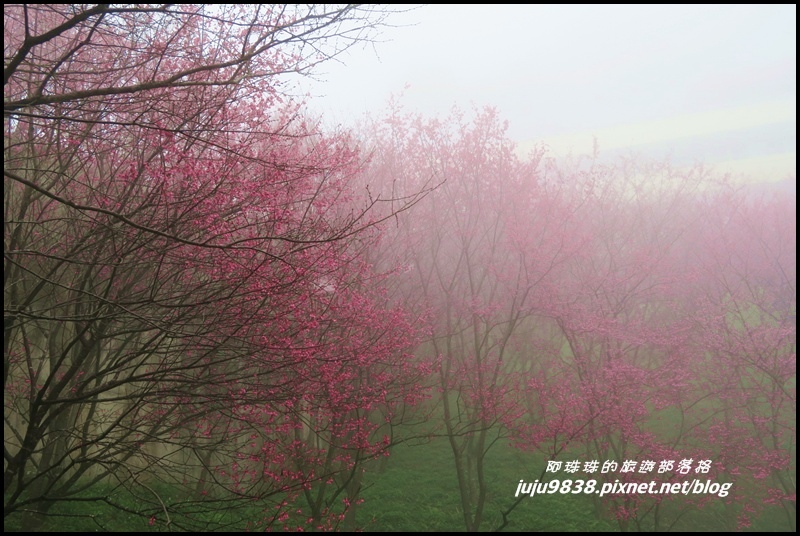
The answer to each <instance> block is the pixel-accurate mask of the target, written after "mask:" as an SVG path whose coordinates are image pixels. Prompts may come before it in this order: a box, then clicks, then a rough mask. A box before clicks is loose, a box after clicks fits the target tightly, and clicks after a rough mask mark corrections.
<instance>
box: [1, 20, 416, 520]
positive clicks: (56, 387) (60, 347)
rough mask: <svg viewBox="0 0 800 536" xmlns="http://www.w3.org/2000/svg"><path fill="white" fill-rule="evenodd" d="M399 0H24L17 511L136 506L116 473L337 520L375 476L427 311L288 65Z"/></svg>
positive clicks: (7, 52) (9, 513)
mask: <svg viewBox="0 0 800 536" xmlns="http://www.w3.org/2000/svg"><path fill="white" fill-rule="evenodd" d="M384 16H385V13H381V12H378V11H371V10H370V9H369V8H363V7H358V6H352V5H347V6H334V5H325V6H288V5H272V6H266V5H264V6H252V5H251V6H213V7H203V6H199V7H198V6H168V5H164V6H118V7H115V6H109V5H98V6H95V7H80V6H75V5H60V6H39V5H35V6H34V5H13V6H6V7H5V9H4V22H5V28H4V59H5V67H4V130H5V146H4V207H5V226H4V228H5V236H4V244H5V260H4V262H5V265H4V281H5V284H4V314H5V322H4V401H5V449H4V456H5V458H4V460H5V462H4V473H5V475H4V476H5V478H4V498H5V501H4V516H5V518H6V519H10V518H11V517H14V516H20V517H21V518H22V522H21V525H22V526H23V528H26V529H34V528H38V527H40V526H41V523H42V521H43V520H44V516H45V515H46V514H48V512H49V511H50V508H51V506H52V505H53V504H54V503H55V502H56V501H70V500H77V497H78V496H79V495H80V500H81V501H87V500H89V501H98V502H103V503H109V504H111V505H112V506H118V507H120V508H126V507H124V506H122V505H120V504H116V503H115V502H114V499H113V498H111V496H110V495H109V491H108V490H109V486H111V487H115V486H118V487H122V488H125V489H127V490H128V491H129V492H130V493H132V494H133V495H134V496H136V497H139V498H140V499H141V501H142V502H140V505H141V506H140V507H137V510H136V512H135V513H137V514H140V515H142V516H144V517H145V518H150V519H151V520H153V522H154V523H158V524H159V525H160V524H165V525H166V526H168V527H178V528H186V529H189V528H194V529H198V528H199V529H210V528H214V524H213V523H210V524H203V523H205V522H204V521H203V519H209V518H207V517H197V516H196V515H195V513H196V512H197V508H196V505H197V504H201V505H202V508H203V509H206V510H208V509H212V510H213V509H215V508H220V507H222V508H224V509H225V511H226V512H227V513H228V514H229V517H228V519H233V518H232V517H230V515H232V514H235V510H236V508H237V507H239V506H246V507H251V505H252V504H253V500H254V499H260V500H261V503H260V504H262V505H263V508H264V509H265V515H264V518H263V522H264V524H265V525H266V526H271V525H273V524H275V523H281V522H283V521H284V520H286V517H287V515H288V514H287V509H288V508H289V507H290V506H291V508H292V510H293V511H294V510H296V509H298V508H300V509H302V508H304V507H305V508H307V510H306V511H305V512H304V517H303V519H304V520H305V519H306V518H308V522H309V524H310V525H311V526H314V527H316V526H319V527H330V526H332V525H331V523H334V522H338V519H339V518H338V516H339V515H340V513H341V512H342V510H343V509H346V506H345V507H344V508H343V507H342V506H341V504H342V502H341V499H342V497H344V498H346V499H347V501H349V502H351V501H353V500H355V497H356V495H357V491H358V489H357V488H358V486H354V485H353V479H354V475H357V474H359V472H360V471H361V470H362V469H363V463H364V461H365V460H368V459H370V458H372V457H375V456H377V455H380V454H381V453H382V452H383V450H384V449H385V448H386V446H387V445H386V443H385V441H384V435H387V431H386V429H385V427H386V425H385V424H383V423H384V420H389V421H393V420H395V419H393V413H394V408H395V407H396V406H397V405H398V403H404V404H405V403H408V404H413V403H414V402H415V401H416V399H417V397H418V396H419V390H418V388H417V384H418V382H415V381H414V380H413V379H412V378H413V374H415V369H414V367H413V366H412V365H411V364H410V362H409V355H408V353H407V351H408V349H409V348H411V347H413V345H414V343H415V339H414V332H413V329H412V328H411V326H410V325H409V321H408V318H407V317H406V315H405V314H404V313H403V312H402V311H400V310H397V309H392V308H389V307H388V305H387V304H386V302H385V299H384V298H383V297H382V296H381V294H380V291H379V290H378V287H379V284H378V280H377V279H376V278H375V277H374V275H373V274H371V272H370V269H369V267H368V266H366V265H365V264H364V263H362V262H360V261H359V258H358V256H359V249H358V247H359V246H358V245H357V243H356V242H369V241H370V240H372V239H373V238H374V237H375V236H376V235H375V233H373V232H372V231H370V228H371V227H372V226H373V225H374V224H375V220H374V218H373V216H372V215H371V213H370V210H369V209H370V207H369V206H367V205H361V206H359V207H358V208H357V209H353V208H352V205H351V201H352V199H353V195H354V189H353V186H352V181H351V178H352V177H353V174H354V173H356V171H357V167H358V163H359V157H358V153H357V150H356V147H355V143H354V142H353V141H352V140H351V139H350V138H349V137H348V136H347V135H345V134H344V133H331V134H330V135H324V134H322V133H321V132H320V131H319V130H318V129H317V128H316V126H315V125H313V124H310V123H308V122H306V121H305V120H304V118H303V117H302V114H301V113H300V108H299V106H298V105H297V104H295V103H292V102H291V101H289V100H288V99H287V98H286V97H285V95H284V93H283V91H282V87H281V82H280V77H278V75H280V74H282V73H288V72H305V71H307V70H308V69H310V68H311V67H313V66H314V65H315V64H316V63H318V62H319V61H322V60H324V59H326V58H329V57H331V56H335V55H336V54H338V53H339V52H341V51H342V50H343V49H344V48H346V47H347V46H349V45H350V44H352V43H354V42H356V41H358V40H360V39H363V38H364V37H365V36H367V35H368V31H369V30H370V29H371V28H374V27H375V25H378V24H380V23H381V21H382V20H383V18H384ZM397 208H398V210H399V209H401V208H402V207H401V206H398V207H397ZM356 238H358V240H356ZM367 282H373V283H375V286H372V285H368V284H367ZM406 373H408V374H411V375H412V376H410V377H409V378H405V379H402V380H401V379H400V376H402V375H404V374H406ZM322 483H327V484H324V485H323V484H322ZM157 484H167V485H169V486H171V487H172V489H176V490H180V492H177V493H176V494H170V496H169V497H166V496H164V495H162V493H161V491H160V490H161V489H162V488H159V486H158V485H157ZM312 490H313V491H314V493H316V496H315V497H311V496H310V495H307V496H306V497H305V498H304V499H303V500H304V501H305V503H304V504H300V505H297V504H295V505H292V504H291V502H292V501H293V500H294V499H300V498H301V497H302V495H303V494H304V493H305V494H308V493H310V492H311V491H312ZM304 505H305V506H304ZM334 510H336V511H335V512H334ZM249 521H252V522H256V521H259V520H257V519H250V520H249Z"/></svg>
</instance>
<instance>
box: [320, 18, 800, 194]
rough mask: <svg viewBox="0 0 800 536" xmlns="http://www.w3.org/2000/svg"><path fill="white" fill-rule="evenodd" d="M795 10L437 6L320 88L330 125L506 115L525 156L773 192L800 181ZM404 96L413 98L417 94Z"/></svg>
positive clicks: (354, 53) (331, 70)
mask: <svg viewBox="0 0 800 536" xmlns="http://www.w3.org/2000/svg"><path fill="white" fill-rule="evenodd" d="M796 9H797V8H796V6H795V5H775V6H738V5H737V6H734V5H728V6H633V7H631V6H585V5H581V6H547V5H545V6H542V5H452V4H451V5H430V6H424V7H420V8H418V9H416V10H413V11H410V12H407V13H400V14H395V15H393V16H392V17H390V18H389V22H390V23H391V24H393V25H395V27H392V28H386V29H384V30H383V32H382V34H381V35H380V37H379V39H380V42H378V43H375V44H374V46H369V47H362V46H359V47H355V48H353V49H351V50H350V51H349V52H348V53H346V54H345V55H343V56H342V57H341V60H342V62H341V63H327V64H324V65H323V66H322V69H321V72H320V73H319V76H318V80H316V81H307V82H306V86H305V90H306V91H309V92H310V93H311V94H312V95H314V98H312V99H311V104H310V105H311V110H312V111H313V112H314V113H321V114H323V115H324V117H325V120H326V122H328V123H333V124H335V123H343V124H346V125H349V124H352V123H353V121H354V120H355V119H356V118H358V117H360V116H361V115H363V113H365V112H370V113H373V114H379V113H380V112H381V111H382V110H385V108H386V103H387V101H388V99H389V97H390V96H391V95H393V94H394V95H399V94H400V93H403V94H404V97H403V99H402V101H403V102H404V104H405V105H406V107H407V108H410V109H413V110H418V111H422V112H425V113H429V114H433V113H440V114H444V113H447V112H448V111H449V110H450V108H451V107H452V106H453V105H459V106H461V107H462V108H466V109H469V108H470V107H472V106H473V105H477V106H483V105H493V106H496V107H497V108H498V109H499V110H500V112H501V114H502V116H503V117H504V118H506V119H508V120H509V122H510V129H509V134H510V136H511V137H512V138H513V139H515V140H516V141H518V142H519V143H520V146H521V147H522V148H523V149H524V148H526V147H530V146H531V145H533V144H534V143H537V142H544V143H546V144H547V145H548V146H549V147H550V148H551V151H552V152H554V153H555V154H557V155H558V154H566V153H568V152H570V151H571V152H575V153H584V152H586V153H588V152H591V147H592V139H593V137H595V136H596V137H597V139H598V143H599V147H600V150H601V154H605V155H606V156H609V155H611V156H613V155H614V154H617V153H619V152H620V151H628V150H636V151H638V152H642V153H644V154H648V155H651V156H656V157H661V156H665V155H668V154H669V155H671V156H672V157H673V158H674V160H675V161H677V162H679V163H691V162H695V161H703V162H706V163H711V164H713V165H715V167H716V168H717V169H719V170H721V171H727V170H733V171H736V172H743V173H748V174H750V175H752V176H753V177H754V178H758V179H761V180H764V179H767V180H770V179H771V180H776V179H782V178H785V177H786V176H787V175H790V174H793V173H795V169H796V150H795V145H796V128H797V127H796V78H797V67H796V52H795V50H796V43H797V23H796ZM404 87H405V88H406V89H405V90H404Z"/></svg>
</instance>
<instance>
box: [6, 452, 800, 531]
mask: <svg viewBox="0 0 800 536" xmlns="http://www.w3.org/2000/svg"><path fill="white" fill-rule="evenodd" d="M543 463H544V462H543V459H542V458H541V456H539V455H536V454H531V453H523V452H520V451H518V450H515V449H512V448H510V447H508V446H506V445H503V444H499V443H498V444H497V445H495V446H494V447H493V448H492V450H491V451H490V453H489V455H488V458H487V468H486V474H487V475H489V476H488V478H487V481H488V484H489V494H488V497H487V505H486V509H485V513H484V521H483V523H482V525H481V530H482V531H491V530H494V529H495V528H497V527H498V526H499V525H500V524H501V512H502V511H504V510H506V509H508V508H509V506H510V505H511V504H513V503H514V501H515V498H514V493H515V491H516V489H517V484H518V483H519V480H520V479H524V480H525V481H526V482H531V481H533V480H535V479H537V478H539V475H540V473H541V470H542V467H543ZM379 465H380V464H379V463H373V464H371V465H370V466H369V470H368V472H367V473H366V474H365V475H364V481H363V488H362V493H361V496H362V497H363V499H364V503H363V504H361V505H360V506H359V507H358V510H357V514H356V524H357V526H358V527H359V528H360V529H361V530H364V531H368V532H370V531H409V532H419V531H458V530H464V520H463V517H462V511H461V503H460V496H459V491H458V484H457V481H456V475H455V468H454V463H453V455H452V452H451V451H450V446H449V444H448V442H447V441H446V440H445V439H437V440H434V441H431V442H430V443H426V444H423V445H416V446H406V445H398V446H396V447H395V448H394V449H393V451H392V456H391V457H390V458H389V460H388V463H387V464H386V468H385V470H383V471H379V470H378V467H379ZM559 477H560V478H562V479H563V478H566V477H565V476H564V474H563V473H562V474H561V475H559ZM550 479H551V477H547V478H546V480H550ZM734 486H735V484H734ZM155 491H156V492H157V493H158V494H159V496H160V497H161V498H162V500H164V502H165V503H166V504H168V505H170V509H171V511H172V516H173V518H174V520H175V522H176V523H178V522H190V523H191V525H192V526H194V527H195V528H197V529H199V530H206V531H207V530H238V531H241V530H246V529H248V528H258V527H257V526H254V525H252V523H256V522H258V521H259V520H262V519H263V518H264V512H265V510H269V508H268V507H265V505H263V504H252V503H251V504H242V503H238V506H239V508H228V507H227V506H225V507H222V508H217V509H212V508H208V507H207V506H206V505H203V504H200V503H186V502H183V501H182V500H181V499H182V498H181V497H180V496H179V491H178V490H176V489H170V488H166V487H163V486H162V487H160V488H158V489H156V490H155ZM104 494H106V495H107V496H108V497H109V499H110V500H112V501H114V502H116V503H117V504H119V505H121V506H122V507H123V508H124V509H127V510H131V511H136V512H139V513H140V515H137V514H134V513H129V512H126V511H124V510H120V509H116V508H113V507H112V506H110V505H109V504H107V503H104V502H96V501H94V502H72V501H65V502H59V503H56V504H55V505H54V506H53V508H52V509H51V511H50V514H51V515H50V516H48V517H47V519H46V520H45V522H44V524H43V525H42V527H41V530H43V531H62V532H95V531H112V532H119V531H163V530H166V529H167V527H166V526H165V524H164V521H165V519H164V515H163V512H160V511H159V507H158V505H156V504H154V502H153V496H152V494H148V493H144V492H142V493H140V494H138V495H137V496H135V495H132V494H130V493H128V492H126V491H124V490H122V489H116V490H115V489H113V488H111V487H106V488H103V487H102V486H100V487H98V488H97V489H95V490H94V493H93V494H92V495H93V496H98V495H104ZM300 506H302V505H300ZM738 508H739V506H737V507H736V508H730V507H728V508H726V506H725V504H724V502H723V501H722V500H721V499H719V500H713V501H710V502H709V504H708V505H707V506H706V507H705V508H703V509H700V510H698V509H696V508H683V503H682V502H681V499H680V498H675V499H674V500H670V501H665V502H664V503H663V506H662V509H663V510H662V512H663V515H664V518H665V519H675V518H678V519H679V521H678V522H677V523H676V524H675V525H674V526H673V527H672V530H673V531H675V532H681V531H697V532H717V531H723V530H724V531H727V530H730V529H732V528H735V522H733V523H732V520H733V519H734V518H735V516H736V514H737V512H738ZM152 514H155V522H154V524H153V525H150V524H149V519H150V517H149V516H150V515H152ZM679 514H680V515H679ZM22 521H23V520H22V516H19V515H16V516H10V517H9V518H7V519H6V520H5V522H4V530H5V531H18V530H23V529H24V528H25V527H24V526H23V524H22ZM297 524H299V525H303V524H304V519H303V520H299V519H298V520H297ZM651 524H652V523H651ZM788 527H789V523H788V522H787V519H786V515H785V513H784V512H783V511H782V510H781V509H780V508H777V507H775V508H770V509H768V510H766V511H765V512H764V514H763V515H761V516H760V518H758V519H757V520H755V522H754V524H753V526H752V527H750V528H749V529H748V530H750V531H773V532H774V531H787V530H788ZM170 528H171V529H172V530H180V529H181V528H189V525H188V524H180V525H178V524H174V525H173V526H172V527H170ZM273 528H275V529H278V528H279V527H277V526H276V527H273ZM647 528H648V526H647V525H644V526H643V529H647ZM630 529H631V530H635V527H634V526H631V527H630ZM504 530H505V531H506V532H522V531H525V532H528V531H562V532H573V531H574V532H577V531H582V532H583V531H586V532H603V531H618V530H619V527H618V525H617V523H616V521H614V520H613V519H602V518H600V517H598V515H597V513H596V510H595V505H594V502H593V500H592V497H591V496H587V495H571V494H570V495H566V494H561V493H554V494H550V495H548V494H544V495H535V496H534V497H526V498H525V499H524V500H523V501H522V502H521V503H520V504H519V506H518V507H517V508H516V509H514V511H513V512H512V513H511V514H510V516H509V524H508V525H507V526H506V527H505V529H504Z"/></svg>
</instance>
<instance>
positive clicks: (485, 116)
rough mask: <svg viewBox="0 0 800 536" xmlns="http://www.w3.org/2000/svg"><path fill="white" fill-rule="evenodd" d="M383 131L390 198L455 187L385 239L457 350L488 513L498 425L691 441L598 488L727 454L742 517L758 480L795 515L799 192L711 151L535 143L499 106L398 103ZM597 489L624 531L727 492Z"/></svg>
mask: <svg viewBox="0 0 800 536" xmlns="http://www.w3.org/2000/svg"><path fill="white" fill-rule="evenodd" d="M371 128H372V130H371V131H370V139H371V140H373V141H374V143H375V146H376V149H375V155H376V157H375V159H374V160H373V162H372V165H373V168H372V171H371V173H372V174H373V175H374V176H375V177H377V178H378V180H379V181H380V180H382V181H383V182H382V183H383V185H384V186H383V187H384V190H383V194H384V195H388V194H389V193H391V194H393V195H395V196H402V194H403V192H404V189H407V191H409V192H413V191H419V189H420V188H421V186H422V185H428V184H430V183H436V184H440V186H438V188H437V189H436V191H435V192H433V193H431V194H430V195H429V196H428V197H426V198H425V199H423V200H422V201H420V203H419V204H418V205H417V206H416V207H415V208H414V210H413V211H411V212H410V213H408V214H404V215H401V216H400V217H399V218H398V219H397V223H396V225H395V226H394V228H393V231H392V232H393V233H394V235H395V236H394V238H393V239H392V240H391V241H389V243H390V247H388V248H387V250H388V251H385V252H384V255H387V254H389V253H391V255H390V258H392V259H393V261H392V262H397V263H399V264H402V265H403V266H405V267H406V269H405V270H404V271H403V274H402V275H401V276H399V277H398V281H399V283H398V290H397V292H398V296H400V300H401V301H402V302H404V303H406V304H407V307H409V308H413V309H416V310H419V311H424V312H425V313H426V314H427V315H428V316H429V332H430V335H429V338H428V340H427V341H425V342H424V343H423V344H422V345H421V346H420V347H419V349H418V352H417V353H418V354H419V355H420V357H422V358H427V359H429V360H431V361H435V363H436V364H437V365H438V367H439V378H438V380H437V387H438V389H439V393H440V395H439V400H438V403H439V405H438V408H437V409H436V410H434V413H438V414H439V415H440V417H441V427H440V428H438V429H436V430H435V431H434V432H433V433H434V434H437V433H438V434H441V435H443V436H444V437H446V438H447V440H448V441H449V444H450V447H451V451H452V453H453V460H454V468H455V473H456V476H457V479H458V483H459V492H460V500H461V510H462V512H463V516H464V523H465V528H466V529H467V530H478V529H479V528H480V527H481V525H482V523H483V521H484V520H485V519H486V516H487V515H488V514H489V513H488V512H487V511H486V507H487V501H486V498H487V496H488V495H489V492H490V486H489V483H488V482H489V479H488V478H487V475H489V474H490V473H491V468H490V467H489V466H488V465H487V463H488V462H487V458H486V454H487V452H488V450H489V449H490V448H491V446H492V445H494V444H496V443H497V442H498V441H510V442H511V443H512V444H514V445H516V446H517V447H518V448H520V449H523V450H527V451H532V452H538V453H539V454H540V456H541V457H542V459H544V460H561V461H565V460H572V459H581V460H600V461H605V460H616V461H617V462H618V463H619V464H621V463H622V462H624V461H627V460H634V461H636V462H637V463H638V462H641V461H644V462H647V461H658V462H660V461H662V460H675V468H673V469H672V470H669V471H663V472H661V473H657V472H649V471H641V472H640V471H638V466H637V470H634V471H631V472H625V473H622V474H621V473H619V472H614V473H605V474H601V473H599V472H598V473H597V474H586V475H582V477H583V478H587V479H592V478H594V479H597V481H598V485H600V484H602V483H604V482H613V481H614V480H620V479H621V480H622V481H623V482H645V481H647V482H649V481H651V480H654V479H655V480H657V481H659V482H660V483H674V482H680V481H682V479H685V478H686V476H685V475H682V474H680V473H679V472H677V471H676V470H675V469H676V468H677V462H678V461H679V460H682V459H689V458H691V459H693V460H694V461H695V462H697V461H698V460H700V459H704V460H712V462H713V463H712V466H711V470H710V472H708V473H704V474H703V476H704V477H705V478H712V479H718V480H719V481H728V482H736V484H735V486H737V489H736V492H735V493H732V494H731V495H730V498H728V499H726V500H724V501H723V502H724V504H725V505H726V506H725V507H726V508H727V509H729V510H732V511H735V513H736V515H733V516H729V519H736V517H737V515H738V516H739V518H740V522H741V523H747V522H748V521H747V520H748V519H751V518H752V517H753V516H754V515H755V514H757V513H758V511H760V509H759V508H754V507H752V506H750V505H751V504H752V502H753V500H754V499H755V498H758V500H759V504H769V503H774V504H783V505H784V506H785V507H786V512H787V516H788V517H789V525H790V526H793V523H794V518H793V512H792V511H791V506H790V505H791V504H792V501H793V500H794V488H793V486H794V480H793V477H792V474H793V473H792V471H793V467H794V466H793V463H794V462H793V458H792V453H793V452H794V440H793V437H794V426H795V425H794V414H793V410H792V408H793V407H794V396H795V395H794V392H795V391H794V384H793V382H794V378H795V369H794V324H793V320H792V319H793V318H794V317H793V315H794V310H795V309H794V307H795V305H794V301H793V300H794V284H795V283H794V281H795V271H794V249H793V248H794V236H795V227H794V223H793V222H794V219H793V215H792V212H791V211H792V210H793V207H794V201H793V200H784V201H783V203H782V204H781V203H777V202H774V201H771V202H760V203H755V204H754V203H746V202H744V201H743V200H741V199H740V198H739V197H737V196H729V197H726V196H725V195H722V194H721V193H720V192H725V191H729V188H728V187H727V186H726V185H725V182H724V181H719V180H716V179H714V178H713V177H711V176H710V175H709V174H707V173H706V172H704V171H703V169H702V168H700V167H698V168H695V169H689V170H682V169H675V168H672V167H670V166H669V165H667V164H663V163H647V162H642V161H637V160H635V159H627V160H620V161H618V162H616V163H613V164H601V163H600V162H598V161H597V160H593V159H577V160H574V161H570V162H556V161H554V160H552V159H549V158H547V157H546V154H545V153H542V152H536V153H534V154H532V155H530V157H529V158H528V159H526V160H520V159H519V158H518V157H517V156H516V155H515V153H514V145H513V143H511V142H510V141H509V140H508V139H507V138H506V136H505V131H504V127H503V125H502V124H501V122H500V121H499V120H498V118H497V116H496V114H495V113H494V112H493V111H491V110H489V109H487V110H482V111H479V112H477V113H476V115H475V116H474V118H472V119H470V120H467V119H466V118H465V117H464V115H463V114H460V113H458V112H456V113H454V114H453V116H452V117H450V118H448V119H445V120H434V119H424V118H421V117H419V116H414V115H410V114H404V113H403V112H402V110H401V109H398V108H394V109H392V110H391V111H390V113H389V114H388V116H387V117H386V118H385V119H384V120H383V122H380V123H376V124H375V125H373V126H372V127H371ZM784 221H785V223H784V224H781V223H779V222H784ZM392 255H393V256H392ZM754 356H761V357H758V358H756V357H754ZM756 359H758V360H767V361H768V362H769V365H768V366H767V365H762V364H760V363H761V361H757V362H758V363H759V364H758V365H757V364H755V363H756V361H754V360H756ZM734 436H737V437H739V438H741V440H740V442H739V443H738V444H737V445H736V446H732V445H731V443H732V441H733V437H734ZM644 467H647V465H645V466H644ZM695 468H696V467H695ZM695 468H693V470H694V469H695ZM745 473H746V474H747V476H746V477H741V479H740V476H741V475H744V474H745ZM543 476H544V474H543V475H542V477H543ZM576 478H577V477H576ZM593 499H594V500H595V502H596V508H597V511H598V513H599V514H601V515H607V516H610V517H611V518H612V519H615V520H616V521H617V522H618V524H619V527H620V529H622V530H630V529H636V530H668V529H670V528H674V527H675V526H676V523H678V522H679V521H680V520H681V519H682V518H683V517H684V516H686V515H691V513H692V512H693V511H695V510H697V509H698V508H703V507H706V506H708V503H709V499H708V498H707V497H706V498H703V497H690V498H688V499H684V500H675V499H674V498H667V497H665V496H663V495H660V496H659V495H649V494H615V495H613V496H606V497H603V498H602V499H601V498H599V497H597V496H593ZM715 500H716V501H721V499H720V498H716V497H715ZM520 502H521V500H518V501H517V502H515V503H514V504H512V505H511V506H510V507H509V508H508V509H507V510H505V511H504V512H502V513H501V514H502V517H503V522H502V526H505V525H506V524H507V523H508V522H509V520H511V519H512V516H513V511H514V508H515V507H516V506H517V505H518V504H519V503H520ZM730 528H735V527H733V526H731V527H730Z"/></svg>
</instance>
